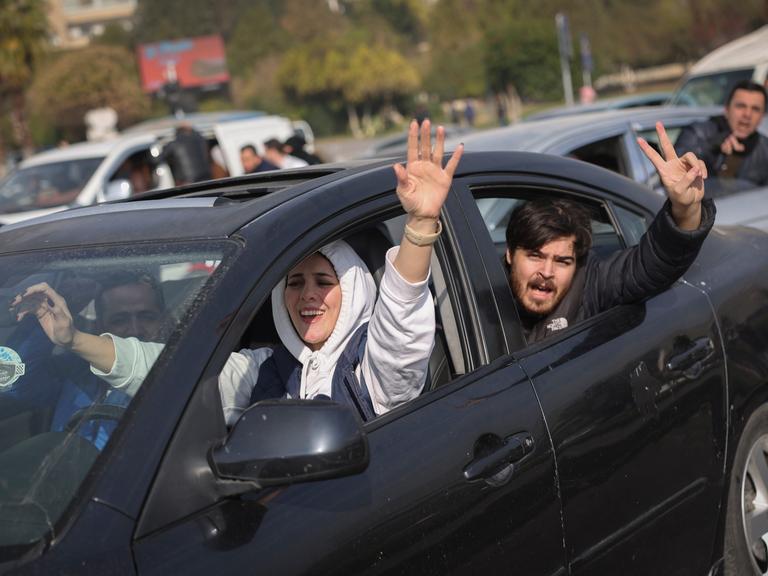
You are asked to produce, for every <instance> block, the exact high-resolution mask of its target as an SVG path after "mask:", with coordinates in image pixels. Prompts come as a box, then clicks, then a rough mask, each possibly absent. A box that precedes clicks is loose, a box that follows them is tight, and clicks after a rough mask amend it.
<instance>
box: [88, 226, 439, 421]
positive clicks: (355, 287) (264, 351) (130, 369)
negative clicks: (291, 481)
mask: <svg viewBox="0 0 768 576" xmlns="http://www.w3.org/2000/svg"><path fill="white" fill-rule="evenodd" d="M398 250H399V248H398V247H394V248H391V249H390V250H389V251H388V252H387V254H386V258H385V261H386V268H385V272H384V276H383V278H382V280H381V286H380V289H379V292H380V293H379V298H378V300H377V299H376V285H375V283H374V281H373V278H372V277H371V274H370V273H369V271H368V269H367V267H366V266H365V264H364V263H363V261H362V260H361V259H360V257H359V256H358V255H357V253H355V251H354V250H353V249H352V248H351V247H350V246H349V245H348V244H347V243H346V242H343V241H336V242H331V243H330V244H327V245H326V246H323V247H322V248H321V249H320V253H321V254H323V256H325V257H326V258H328V260H330V262H331V264H332V265H333V268H334V270H335V271H336V275H337V277H338V278H339V284H340V287H341V294H342V296H341V309H340V311H339V317H338V319H337V321H336V326H335V327H334V329H333V332H332V333H331V336H330V337H329V338H328V340H327V341H326V342H325V344H323V346H322V348H320V349H319V350H317V351H315V352H313V351H312V350H310V349H309V348H308V347H307V346H306V345H305V344H304V342H303V341H302V340H301V339H300V338H299V336H298V334H297V333H296V331H295V329H294V327H293V323H292V322H291V319H290V317H289V315H288V311H287V310H286V308H285V301H284V291H285V280H283V281H282V282H280V284H278V285H277V286H276V287H275V288H274V290H273V291H272V310H273V319H274V322H275V327H276V329H277V332H278V334H279V336H280V339H281V341H282V343H283V344H284V346H285V347H286V348H287V349H288V351H289V352H290V353H291V354H292V355H293V356H294V357H295V358H296V359H298V360H299V362H300V363H301V364H302V371H301V391H300V397H301V398H314V397H316V396H318V395H325V396H327V397H331V386H332V381H333V374H334V370H335V368H336V363H337V361H338V359H339V357H340V356H341V354H342V353H343V351H344V349H345V347H346V345H347V342H348V341H349V339H350V338H351V337H352V335H353V334H354V333H355V331H356V330H357V329H358V328H359V327H360V326H361V325H362V324H364V323H365V322H369V325H368V339H367V343H366V348H365V353H364V355H363V360H362V362H361V363H360V364H359V366H358V367H357V376H358V378H360V377H361V376H362V380H363V381H364V382H365V385H366V386H367V388H368V392H369V394H370V396H371V401H372V404H373V409H374V411H375V412H376V414H383V413H385V412H387V411H389V410H391V409H392V408H394V407H396V406H398V405H400V404H402V403H404V402H407V401H408V400H411V399H413V398H415V397H416V396H418V395H419V393H420V392H421V390H422V388H423V386H424V382H425V380H426V375H427V368H428V364H429V356H430V354H431V352H432V347H433V346H434V336H435V313H434V306H433V303H432V298H431V295H430V292H429V289H428V287H427V283H428V279H426V280H424V281H422V282H418V283H415V284H413V283H410V282H407V281H406V280H405V279H404V278H403V277H402V276H401V275H400V274H399V273H398V271H397V270H396V269H395V267H394V265H393V264H392V262H393V261H394V259H395V256H396V255H397V251H398ZM112 339H113V341H114V343H115V356H116V358H115V364H114V365H113V366H112V370H111V371H110V372H109V373H103V372H99V371H98V370H96V369H94V368H91V370H92V371H93V372H94V373H96V374H97V375H99V376H101V377H102V378H103V379H104V380H106V381H107V382H109V383H110V384H111V385H112V386H113V387H115V388H122V389H124V390H125V391H126V392H127V393H128V394H130V395H133V394H134V393H135V392H136V390H137V389H138V387H139V386H140V385H141V382H143V380H144V378H145V377H146V375H147V373H148V372H149V370H150V369H151V367H152V364H153V363H154V361H155V360H156V359H157V357H158V356H159V354H160V352H161V351H162V345H161V344H156V343H148V342H140V341H138V340H137V339H135V338H125V339H124V338H118V337H116V336H112ZM271 355H272V349H271V348H257V349H255V350H250V349H243V350H240V351H239V352H235V353H233V354H231V355H230V357H229V359H228V360H227V362H226V364H225V365H224V368H223V369H222V371H221V374H220V375H219V392H220V395H221V401H222V407H223V410H224V418H225V421H226V423H227V425H229V426H231V425H233V424H234V423H235V422H236V421H237V419H238V418H239V417H240V414H242V412H243V411H244V410H245V409H246V408H248V406H249V405H250V403H251V392H252V391H253V388H254V386H256V382H257V381H258V376H259V368H260V366H261V364H262V363H263V362H264V361H265V360H267V359H268V358H269V357H270V356H271Z"/></svg>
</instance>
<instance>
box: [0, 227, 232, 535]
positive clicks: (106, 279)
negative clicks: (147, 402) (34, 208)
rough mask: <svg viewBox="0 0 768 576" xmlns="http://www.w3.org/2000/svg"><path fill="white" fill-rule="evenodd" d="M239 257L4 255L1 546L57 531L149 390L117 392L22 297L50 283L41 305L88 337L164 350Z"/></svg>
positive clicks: (165, 252)
mask: <svg viewBox="0 0 768 576" xmlns="http://www.w3.org/2000/svg"><path fill="white" fill-rule="evenodd" d="M229 250H230V249H229V244H225V243H222V242H218V243H210V242H207V243H205V244H204V245H200V244H191V245H190V244H184V245H181V244H179V245H175V244H170V245H169V244H164V245H162V246H161V247H149V248H142V249H141V250H139V249H137V248H135V247H116V248H101V249H93V250H79V251H73V250H69V251H67V252H62V251H57V252H53V251H52V252H49V253H39V254H35V256H34V257H33V258H31V257H30V256H29V255H24V256H6V257H3V258H1V259H0V271H1V273H0V278H2V280H1V281H0V298H1V299H2V300H3V301H4V302H6V303H8V302H10V303H12V305H11V306H10V307H8V306H7V305H6V306H4V307H3V308H2V309H0V509H1V510H2V511H3V512H2V515H0V518H1V519H2V520H0V547H7V546H16V547H18V546H25V545H29V544H32V543H34V542H36V541H37V540H39V539H40V538H41V537H44V536H45V535H46V534H47V533H49V532H50V531H52V530H55V528H56V526H57V523H58V522H59V521H60V519H62V517H63V514H64V511H65V510H66V509H67V507H68V506H70V504H71V502H72V501H73V500H74V499H75V498H76V496H77V494H78V490H79V488H80V486H81V484H82V482H83V480H84V479H85V478H86V476H87V474H88V472H89V470H90V469H91V467H92V465H93V464H94V462H95V461H96V459H97V458H98V457H99V455H100V453H101V452H103V451H106V450H108V449H109V445H110V438H111V437H112V435H113V434H114V433H115V431H116V430H117V429H119V428H120V426H121V424H122V421H123V417H124V415H125V412H126V409H127V408H128V407H129V406H130V405H131V403H132V401H133V398H134V397H135V395H136V393H137V392H138V388H140V387H141V386H143V383H141V382H140V383H139V385H138V387H134V388H133V389H130V388H128V387H120V386H119V384H118V385H116V384H114V383H110V384H108V383H107V381H106V380H105V379H103V378H102V377H101V375H100V374H98V371H96V370H94V369H92V368H91V366H90V365H89V363H88V361H86V360H85V359H84V358H82V357H80V356H78V355H77V354H75V353H74V352H73V351H72V350H70V349H69V348H68V347H67V346H65V345H61V344H60V345H56V344H54V341H55V334H54V335H52V334H50V333H49V331H48V330H46V326H47V325H46V321H47V319H48V317H49V315H48V314H47V313H44V312H39V311H35V313H34V314H30V313H28V312H29V308H25V304H22V303H19V301H18V299H17V296H16V295H18V294H29V293H31V292H33V291H34V290H36V289H38V288H39V287H40V286H45V287H46V289H49V290H50V292H47V293H46V295H47V298H48V300H47V302H44V304H43V306H50V307H51V308H53V307H54V306H55V307H57V308H58V309H62V307H63V306H65V307H66V308H67V309H68V310H69V313H70V315H71V317H72V325H73V326H75V327H76V329H77V330H78V331H80V332H81V333H84V334H96V335H99V334H114V335H116V336H121V337H123V338H128V339H131V338H136V339H138V340H142V341H148V342H153V343H155V344H156V346H157V348H158V350H159V352H160V351H162V350H163V348H164V347H165V342H167V340H168V338H169V336H170V335H171V334H172V333H174V332H175V331H177V330H183V329H184V327H185V326H186V325H187V322H186V321H185V319H186V318H187V317H188V316H189V314H188V312H189V311H190V308H191V307H192V306H193V304H194V303H195V302H196V301H197V300H198V298H199V297H200V296H201V294H202V293H203V292H204V291H205V290H206V288H207V287H208V286H210V285H211V284H212V283H213V282H214V280H215V278H217V277H218V274H216V270H217V269H218V268H219V267H220V265H221V263H222V261H223V260H224V259H225V258H226V254H227V253H228V251H229ZM59 299H60V300H59ZM24 302H26V300H25V301H24ZM36 303H37V304H39V303H40V299H38V300H37V301H36ZM51 317H52V314H51ZM159 352H158V353H159ZM149 368H151V365H150V366H149Z"/></svg>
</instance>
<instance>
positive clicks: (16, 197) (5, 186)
mask: <svg viewBox="0 0 768 576" xmlns="http://www.w3.org/2000/svg"><path fill="white" fill-rule="evenodd" d="M103 160H104V158H81V159H78V160H67V161H64V162H51V163H49V164H38V165H35V166H29V167H25V168H21V169H19V170H16V171H15V172H13V173H12V174H10V175H9V176H8V178H6V179H5V180H4V181H3V182H2V183H0V213H8V212H24V211H27V210H41V209H43V208H53V207H56V206H66V205H67V204H71V203H72V202H74V201H75V199H76V198H77V196H78V195H79V194H80V191H81V190H82V189H83V186H85V184H86V182H88V180H89V179H90V177H91V176H93V173H94V172H95V171H96V168H98V167H99V164H101V162H102V161H103Z"/></svg>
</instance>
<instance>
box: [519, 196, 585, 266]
mask: <svg viewBox="0 0 768 576" xmlns="http://www.w3.org/2000/svg"><path fill="white" fill-rule="evenodd" d="M568 236H574V237H575V238H576V240H575V242H574V251H575V253H576V264H577V265H578V266H580V265H581V264H583V263H584V261H585V260H586V257H587V254H588V253H589V250H590V248H591V247H592V225H591V218H590V214H589V210H588V209H587V208H586V207H584V206H582V205H581V204H579V203H578V202H574V201H572V200H564V199H562V198H547V199H545V198H540V199H539V198H537V199H535V200H527V201H525V202H521V203H520V204H518V205H517V206H515V209H514V210H513V211H512V214H511V216H510V217H509V224H507V248H508V249H509V251H510V252H514V251H515V249H516V248H523V249H524V250H538V249H539V248H541V247H542V246H544V245H545V244H547V243H549V242H552V241H554V240H557V239H559V238H566V237H568Z"/></svg>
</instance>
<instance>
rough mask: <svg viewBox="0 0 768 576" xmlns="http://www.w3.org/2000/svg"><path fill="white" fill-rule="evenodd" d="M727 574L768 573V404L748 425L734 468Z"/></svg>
mask: <svg viewBox="0 0 768 576" xmlns="http://www.w3.org/2000/svg"><path fill="white" fill-rule="evenodd" d="M726 513H727V517H726V525H725V542H724V544H725V546H724V548H725V549H724V555H725V574H726V576H745V575H748V574H763V575H768V406H762V407H761V408H759V409H758V410H757V411H756V412H755V413H754V414H753V415H752V417H751V418H750V419H749V422H747V425H746V426H745V427H744V432H743V433H742V435H741V440H740V441H739V447H738V449H737V450H736V456H735V458H734V462H733V468H732V469H731V479H730V485H729V489H728V504H727V511H726Z"/></svg>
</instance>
